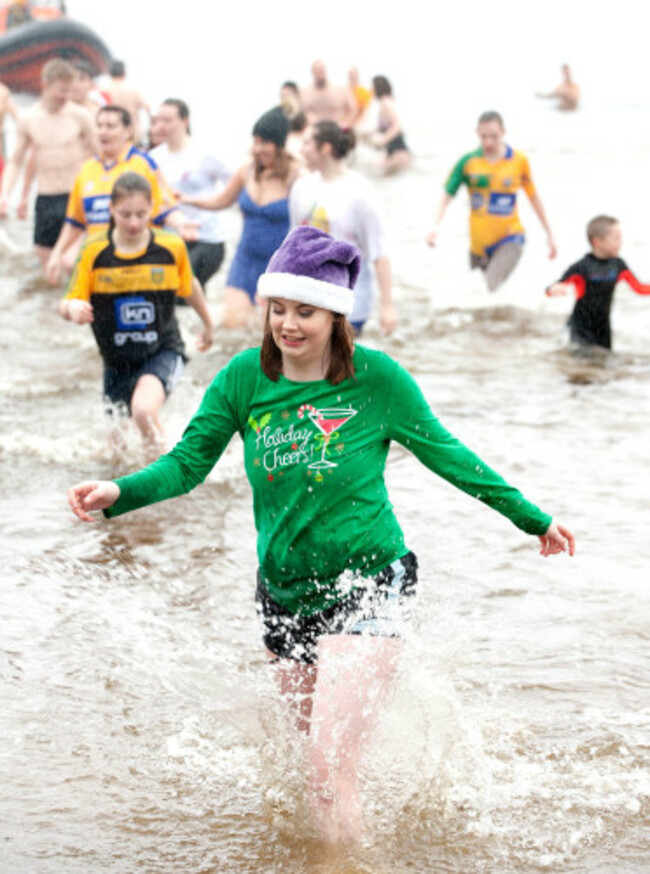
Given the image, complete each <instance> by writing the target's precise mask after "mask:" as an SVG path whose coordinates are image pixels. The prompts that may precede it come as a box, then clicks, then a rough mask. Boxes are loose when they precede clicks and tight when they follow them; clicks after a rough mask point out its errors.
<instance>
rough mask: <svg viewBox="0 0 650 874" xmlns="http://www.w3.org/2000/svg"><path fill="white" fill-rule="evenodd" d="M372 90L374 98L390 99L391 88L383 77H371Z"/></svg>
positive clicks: (391, 94)
mask: <svg viewBox="0 0 650 874" xmlns="http://www.w3.org/2000/svg"><path fill="white" fill-rule="evenodd" d="M372 90H373V91H374V92H375V97H377V98H379V97H392V96H393V88H392V85H391V84H390V82H389V81H388V79H387V78H386V77H385V76H373V77H372Z"/></svg>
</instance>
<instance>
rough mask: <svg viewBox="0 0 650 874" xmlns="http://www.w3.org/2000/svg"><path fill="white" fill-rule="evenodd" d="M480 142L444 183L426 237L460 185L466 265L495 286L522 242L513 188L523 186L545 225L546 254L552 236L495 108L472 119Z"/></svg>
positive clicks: (523, 160) (552, 251)
mask: <svg viewBox="0 0 650 874" xmlns="http://www.w3.org/2000/svg"><path fill="white" fill-rule="evenodd" d="M477 133H478V136H479V140H480V141H481V146H480V148H478V149H476V150H475V151H473V152H469V153H468V154H467V155H464V156H463V157H462V158H461V159H460V161H458V163H457V164H456V165H455V167H454V168H453V170H452V171H451V173H450V174H449V176H448V178H447V181H446V183H445V191H444V194H443V196H442V199H441V201H440V205H439V207H438V214H437V217H436V222H435V228H434V230H433V231H432V232H431V233H430V234H429V236H428V237H427V242H428V243H429V245H430V246H435V244H436V242H437V239H438V228H439V226H440V222H441V221H442V218H443V216H444V214H445V212H446V210H447V207H448V206H449V203H450V202H451V200H452V198H453V197H454V196H455V194H456V192H457V191H458V189H459V188H460V187H461V185H466V186H467V189H468V191H469V198H470V217H469V232H470V266H471V267H472V269H474V268H477V267H478V268H480V269H481V270H483V271H484V272H485V278H486V282H487V286H488V289H489V290H490V291H495V290H496V289H497V288H498V287H499V286H500V285H501V284H502V283H503V282H505V280H506V279H507V278H508V277H509V276H510V274H511V273H512V271H513V270H514V268H515V267H516V265H517V263H518V261H519V259H520V258H521V253H522V250H523V245H524V242H525V234H524V228H523V225H522V224H521V221H520V219H519V213H518V211H517V192H518V191H519V189H521V188H523V190H524V191H525V192H526V195H527V197H528V199H529V201H530V204H531V206H532V208H533V210H534V211H535V214H536V215H537V217H538V218H539V220H540V222H541V224H542V227H543V228H544V230H545V231H546V236H547V242H548V247H549V257H550V258H554V257H555V255H556V248H555V241H554V240H553V234H552V233H551V228H550V226H549V223H548V219H547V218H546V212H545V210H544V206H543V204H542V201H541V199H540V197H539V194H538V193H537V190H536V188H535V185H534V183H533V180H532V177H531V173H530V166H529V164H528V158H527V157H526V156H525V155H524V154H523V153H522V152H518V151H516V150H515V149H513V148H512V147H511V146H509V145H507V144H506V143H505V142H504V140H503V137H504V134H505V128H504V125H503V119H502V118H501V116H500V115H499V113H498V112H484V113H483V115H481V117H480V118H479V120H478V130H477Z"/></svg>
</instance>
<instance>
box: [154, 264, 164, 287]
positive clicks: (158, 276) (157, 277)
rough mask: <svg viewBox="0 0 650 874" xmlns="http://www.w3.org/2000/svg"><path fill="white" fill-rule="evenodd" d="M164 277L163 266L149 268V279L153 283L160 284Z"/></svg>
mask: <svg viewBox="0 0 650 874" xmlns="http://www.w3.org/2000/svg"><path fill="white" fill-rule="evenodd" d="M164 278H165V268H164V267H152V268H151V281H152V283H153V284H154V285H161V284H162V282H163V280H164Z"/></svg>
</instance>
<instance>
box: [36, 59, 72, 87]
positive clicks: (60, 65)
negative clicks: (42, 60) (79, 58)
mask: <svg viewBox="0 0 650 874" xmlns="http://www.w3.org/2000/svg"><path fill="white" fill-rule="evenodd" d="M74 77H75V70H74V67H73V66H72V64H69V63H68V62H67V61H64V60H63V58H52V60H51V61H48V62H47V64H45V65H44V66H43V69H42V70H41V81H42V82H43V84H44V85H51V84H52V83H53V82H72V81H73V80H74Z"/></svg>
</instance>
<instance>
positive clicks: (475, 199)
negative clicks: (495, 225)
mask: <svg viewBox="0 0 650 874" xmlns="http://www.w3.org/2000/svg"><path fill="white" fill-rule="evenodd" d="M469 202H470V206H471V208H472V209H482V208H483V204H484V203H485V197H484V195H482V194H479V193H478V191H473V192H472V194H471V195H470V198H469Z"/></svg>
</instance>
